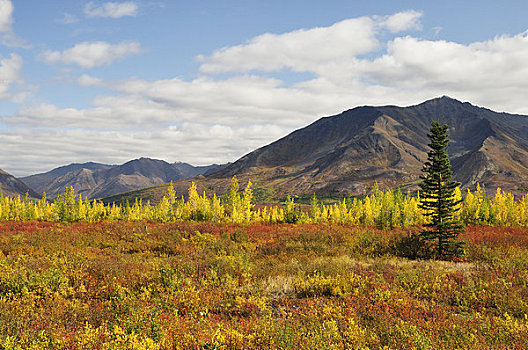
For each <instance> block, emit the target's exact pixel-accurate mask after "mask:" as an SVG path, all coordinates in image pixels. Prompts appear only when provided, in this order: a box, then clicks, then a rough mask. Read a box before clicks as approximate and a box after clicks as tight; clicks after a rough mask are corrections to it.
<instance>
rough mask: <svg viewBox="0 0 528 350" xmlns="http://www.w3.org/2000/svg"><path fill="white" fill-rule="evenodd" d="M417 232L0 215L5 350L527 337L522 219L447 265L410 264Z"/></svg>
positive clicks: (441, 345)
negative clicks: (50, 219)
mask: <svg viewBox="0 0 528 350" xmlns="http://www.w3.org/2000/svg"><path fill="white" fill-rule="evenodd" d="M420 230H421V227H420V226H413V227H408V228H394V229H393V230H382V229H377V228H373V227H358V226H350V225H338V224H332V223H329V224H257V223H253V224H249V225H248V224H234V223H213V222H183V221H180V222H172V223H154V222H145V221H128V222H123V221H103V222H96V223H86V222H76V223H60V222H40V221H25V222H23V221H3V222H1V223H0V315H1V317H0V348H3V349H92V348H93V349H364V348H370V349H490V348H492V349H493V348H497V349H508V348H509V349H521V348H526V347H528V345H527V344H526V339H528V229H527V228H522V227H482V226H468V227H466V231H465V233H464V234H462V235H461V236H460V238H461V239H463V240H465V241H466V242H467V243H466V245H465V251H464V253H463V256H462V257H461V258H459V259H458V260H456V261H449V262H447V261H435V260H411V259H408V258H405V256H408V249H409V243H411V244H412V239H410V238H409V237H411V235H412V234H413V233H417V232H418V231H420Z"/></svg>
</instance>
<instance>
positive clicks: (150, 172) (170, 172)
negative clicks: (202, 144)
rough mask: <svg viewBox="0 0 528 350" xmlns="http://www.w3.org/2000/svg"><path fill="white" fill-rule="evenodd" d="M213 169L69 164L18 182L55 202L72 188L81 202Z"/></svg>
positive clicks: (154, 162) (148, 162)
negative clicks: (65, 191) (44, 193)
mask: <svg viewBox="0 0 528 350" xmlns="http://www.w3.org/2000/svg"><path fill="white" fill-rule="evenodd" d="M216 167H217V165H210V166H203V167H195V166H192V165H190V164H187V163H172V164H171V163H167V162H165V161H163V160H158V159H150V158H140V159H135V160H131V161H129V162H126V163H124V164H122V165H107V164H99V163H93V162H90V163H83V164H70V165H66V166H62V167H59V168H56V169H53V170H51V171H49V172H46V173H42V174H36V175H31V176H27V177H22V178H20V180H21V181H22V182H23V183H25V184H26V185H27V186H29V187H30V188H32V189H34V191H35V192H37V193H42V192H46V196H47V197H48V198H55V197H56V196H57V195H59V194H60V193H63V192H64V190H65V188H66V187H69V186H73V188H74V189H75V192H76V193H78V194H80V195H82V196H83V197H84V198H89V199H92V198H102V197H106V196H110V195H113V194H116V193H121V192H126V191H130V190H134V189H137V188H143V187H148V186H154V185H158V184H161V183H166V182H170V181H178V180H182V179H187V178H192V177H195V176H197V175H200V174H203V173H205V172H206V171H209V170H211V169H214V168H216Z"/></svg>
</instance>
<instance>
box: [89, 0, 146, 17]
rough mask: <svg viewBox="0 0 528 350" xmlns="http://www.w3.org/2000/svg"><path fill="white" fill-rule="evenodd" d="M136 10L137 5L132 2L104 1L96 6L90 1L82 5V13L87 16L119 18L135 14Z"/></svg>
mask: <svg viewBox="0 0 528 350" xmlns="http://www.w3.org/2000/svg"><path fill="white" fill-rule="evenodd" d="M137 12H138V6H137V5H136V4H135V3H133V2H105V3H104V4H102V5H99V6H98V5H96V4H95V3H94V2H92V1H90V2H89V3H87V4H86V5H85V6H84V14H85V15H86V16H87V17H110V18H120V17H124V16H136V15H137Z"/></svg>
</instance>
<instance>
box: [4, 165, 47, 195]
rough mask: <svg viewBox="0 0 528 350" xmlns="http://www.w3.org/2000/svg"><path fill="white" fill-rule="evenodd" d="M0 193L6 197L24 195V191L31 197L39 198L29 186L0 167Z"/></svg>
mask: <svg viewBox="0 0 528 350" xmlns="http://www.w3.org/2000/svg"><path fill="white" fill-rule="evenodd" d="M0 193H2V194H3V195H4V196H6V197H16V196H21V197H23V196H25V195H26V193H28V194H29V196H30V197H32V198H40V196H39V195H38V194H37V193H35V191H33V190H32V189H31V188H29V187H27V186H26V185H25V184H24V183H23V182H22V181H20V180H18V179H17V178H15V177H14V176H13V175H10V174H8V173H6V172H5V171H3V170H2V169H0Z"/></svg>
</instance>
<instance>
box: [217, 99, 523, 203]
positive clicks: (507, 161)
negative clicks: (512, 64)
mask: <svg viewBox="0 0 528 350" xmlns="http://www.w3.org/2000/svg"><path fill="white" fill-rule="evenodd" d="M432 121H440V122H441V123H447V124H449V127H450V129H449V133H450V139H451V143H450V145H449V147H448V153H449V156H450V158H451V162H452V165H453V171H454V178H455V179H456V180H458V181H461V182H462V185H463V186H464V187H471V186H474V185H475V184H476V183H477V182H478V183H481V184H484V185H485V186H486V187H487V188H489V189H494V188H497V187H501V188H503V189H506V190H511V191H517V190H519V188H520V186H521V185H523V184H524V185H527V184H528V116H524V115H515V114H508V113H497V112H494V111H491V110H489V109H485V108H480V107H476V106H473V105H471V104H470V103H467V102H466V103H462V102H460V101H457V100H455V99H452V98H449V97H446V96H444V97H441V98H436V99H433V100H429V101H426V102H424V103H421V104H419V105H416V106H410V107H397V106H383V107H370V106H364V107H357V108H354V109H351V110H348V111H345V112H343V113H341V114H339V115H336V116H331V117H324V118H321V119H319V120H317V121H316V122H314V123H312V124H311V125H309V126H307V127H305V128H302V129H299V130H296V131H294V132H292V133H291V134H289V135H287V136H285V137H283V138H281V139H279V140H277V141H275V142H273V143H271V144H269V145H267V146H264V147H262V148H259V149H257V150H255V151H253V152H251V153H249V154H247V155H245V156H244V157H242V158H240V159H239V160H237V161H236V162H234V163H232V164H229V165H227V166H225V167H222V168H219V169H217V170H216V171H212V172H210V173H208V180H209V183H213V182H214V181H215V180H216V181H218V180H220V179H226V178H230V177H232V176H233V175H237V176H238V177H239V178H251V179H252V181H253V182H254V183H255V182H257V183H259V184H260V185H262V186H263V187H266V186H268V187H273V188H274V189H276V190H277V191H278V192H279V193H286V192H289V193H293V194H310V193H314V192H315V193H322V194H335V195H358V194H363V193H365V191H368V189H369V188H370V187H371V186H372V185H373V183H374V182H378V184H379V185H380V186H381V187H394V186H400V185H412V184H416V182H417V181H419V176H420V174H421V169H422V166H423V162H424V160H425V159H426V153H427V151H428V146H427V144H428V142H429V140H428V138H427V133H428V131H429V128H430V125H431V122H432Z"/></svg>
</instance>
